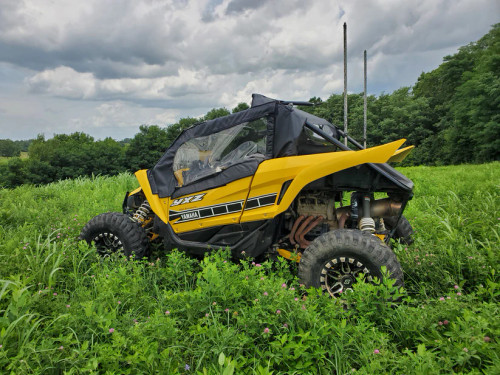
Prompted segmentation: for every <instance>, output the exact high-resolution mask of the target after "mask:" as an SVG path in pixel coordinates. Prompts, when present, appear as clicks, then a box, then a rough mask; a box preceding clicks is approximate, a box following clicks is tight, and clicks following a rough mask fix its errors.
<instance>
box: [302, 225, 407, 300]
mask: <svg viewBox="0 0 500 375" xmlns="http://www.w3.org/2000/svg"><path fill="white" fill-rule="evenodd" d="M382 266H385V267H386V268H387V271H388V273H389V275H390V277H391V278H393V279H395V280H396V283H395V284H394V285H395V286H403V271H402V269H401V266H400V264H399V262H398V259H397V258H396V255H395V254H394V253H393V252H392V250H391V249H390V248H389V247H387V246H386V245H385V244H384V243H382V242H381V241H380V239H378V238H377V237H375V236H373V235H371V234H368V233H364V232H361V231H359V230H349V229H340V230H334V231H331V232H328V233H325V234H323V235H322V236H320V237H318V238H316V239H315V240H314V241H313V242H312V243H311V244H310V245H309V246H308V247H307V249H306V250H305V251H304V253H303V254H302V257H301V259H300V264H299V278H300V280H301V282H302V283H303V284H305V285H306V286H307V287H315V288H321V289H323V291H325V292H326V293H328V294H330V295H331V296H332V297H338V296H340V295H341V294H342V293H343V292H344V291H346V290H349V289H352V285H353V284H354V283H355V282H356V278H357V277H358V276H359V275H361V274H364V275H365V280H366V281H368V282H372V281H373V278H374V277H377V278H378V279H379V280H381V279H382V273H381V269H380V268H381V267H382Z"/></svg>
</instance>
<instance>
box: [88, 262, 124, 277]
mask: <svg viewBox="0 0 500 375" xmlns="http://www.w3.org/2000/svg"><path fill="white" fill-rule="evenodd" d="M125 259H127V258H125ZM90 277H91V278H94V277H95V275H90Z"/></svg>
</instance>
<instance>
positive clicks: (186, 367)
mask: <svg viewBox="0 0 500 375" xmlns="http://www.w3.org/2000/svg"><path fill="white" fill-rule="evenodd" d="M189 369H191V367H189V365H188V364H187V363H186V366H184V370H186V371H189Z"/></svg>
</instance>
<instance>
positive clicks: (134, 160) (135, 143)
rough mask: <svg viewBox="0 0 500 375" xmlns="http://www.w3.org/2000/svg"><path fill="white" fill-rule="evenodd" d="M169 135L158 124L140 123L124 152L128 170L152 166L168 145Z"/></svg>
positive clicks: (133, 170) (132, 170)
mask: <svg viewBox="0 0 500 375" xmlns="http://www.w3.org/2000/svg"><path fill="white" fill-rule="evenodd" d="M169 144H170V142H169V135H168V134H167V131H166V130H165V129H162V128H160V127H159V126H158V125H149V126H147V125H141V126H140V127H139V133H137V134H136V135H135V137H134V138H132V140H131V141H130V145H129V147H128V148H127V150H126V152H125V165H126V167H127V169H128V170H130V171H131V172H135V171H137V170H138V169H144V168H151V167H153V166H154V165H155V164H156V162H157V161H158V159H159V158H160V157H161V156H162V155H163V153H164V152H165V150H166V148H167V147H168V146H169Z"/></svg>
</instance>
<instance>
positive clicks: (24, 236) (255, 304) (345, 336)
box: [0, 163, 500, 374]
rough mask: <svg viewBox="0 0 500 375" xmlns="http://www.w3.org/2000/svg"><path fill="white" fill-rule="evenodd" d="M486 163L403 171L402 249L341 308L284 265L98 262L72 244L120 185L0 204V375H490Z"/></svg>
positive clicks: (494, 237)
mask: <svg viewBox="0 0 500 375" xmlns="http://www.w3.org/2000/svg"><path fill="white" fill-rule="evenodd" d="M499 166H500V164H499V163H492V164H486V165H480V166H457V167H434V168H433V167H412V168H405V169H403V173H405V174H406V175H408V176H409V177H410V178H412V179H413V180H414V182H415V186H416V188H415V197H414V199H413V200H412V201H411V202H410V203H409V205H408V208H407V211H406V216H407V217H408V219H409V220H410V222H411V223H412V225H413V226H414V228H415V230H416V233H415V243H414V244H413V245H412V246H404V245H401V244H394V249H395V251H396V253H397V255H398V257H399V259H400V261H401V264H402V266H403V269H404V271H405V282H406V292H405V293H406V294H405V296H404V298H403V300H402V302H400V303H398V304H397V305H394V304H393V303H392V302H391V301H392V300H393V298H394V295H395V293H397V291H396V290H395V289H394V288H393V287H392V285H391V283H390V281H386V282H384V284H383V285H382V286H381V287H378V288H376V287H374V286H372V285H371V284H362V283H359V284H356V288H355V290H354V292H353V293H351V294H349V295H346V297H345V298H344V299H338V300H331V299H328V298H326V297H325V296H324V295H322V294H321V293H319V292H318V291H315V290H309V291H308V292H307V294H306V293H305V290H304V289H303V288H302V287H301V286H300V285H299V284H298V282H297V279H296V267H295V266H294V265H290V264H289V263H288V262H286V261H278V262H274V263H270V262H267V261H266V262H262V263H261V264H258V263H252V260H248V261H244V262H241V263H233V262H232V261H231V260H230V259H229V256H228V253H227V252H226V251H223V250H221V251H218V252H215V253H214V254H212V255H210V256H208V257H206V258H205V259H203V260H202V261H199V260H196V259H193V258H190V257H188V256H186V255H185V254H183V253H181V252H177V251H172V252H169V253H164V252H161V251H159V250H157V251H155V252H154V256H153V257H151V259H149V260H148V261H147V262H146V261H141V262H137V261H130V260H126V259H123V258H118V257H116V258H114V257H113V258H110V259H106V260H103V259H100V258H98V257H97V256H96V254H95V251H94V250H93V249H90V248H88V247H87V246H86V245H85V244H83V243H78V242H77V241H76V240H75V239H76V237H77V235H78V233H79V231H80V230H81V227H82V226H83V225H84V224H85V222H86V221H87V220H89V219H90V218H91V217H92V216H94V215H96V214H99V213H102V212H106V211H119V210H120V209H121V203H122V200H123V196H124V193H125V191H127V190H131V189H133V188H135V186H136V182H135V179H134V178H133V176H131V175H128V174H122V175H120V176H117V177H112V178H109V177H95V178H88V179H87V178H81V179H76V180H68V181H62V182H59V183H54V184H50V185H47V186H43V187H39V188H34V187H30V186H22V187H19V188H16V189H13V190H1V191H0V201H1V203H2V204H1V205H0V224H1V226H0V373H23V374H30V373H68V374H80V373H124V374H127V373H129V374H136V373H168V374H175V373H181V374H188V373H200V374H203V373H207V374H230V373H249V374H271V373H272V374H305V373H314V374H323V373H324V374H332V373H336V374H348V373H349V374H353V373H356V374H359V373H365V374H377V373H380V374H385V373H395V374H396V373H397V374H399V373H407V374H410V373H419V374H441V373H450V372H462V373H498V372H500V371H499V370H500V368H499V363H500V361H499V358H498V353H499V352H500V350H499V345H498V337H499V333H500V324H499V322H498V318H497V317H498V315H499V308H498V285H499V280H498V265H499V255H498V247H499V246H498V244H499V225H500V220H499V218H500V215H499V212H498V207H500V205H499V203H500V202H499V193H498V191H499V189H498V187H499V185H500V173H499V170H500V169H499Z"/></svg>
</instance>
